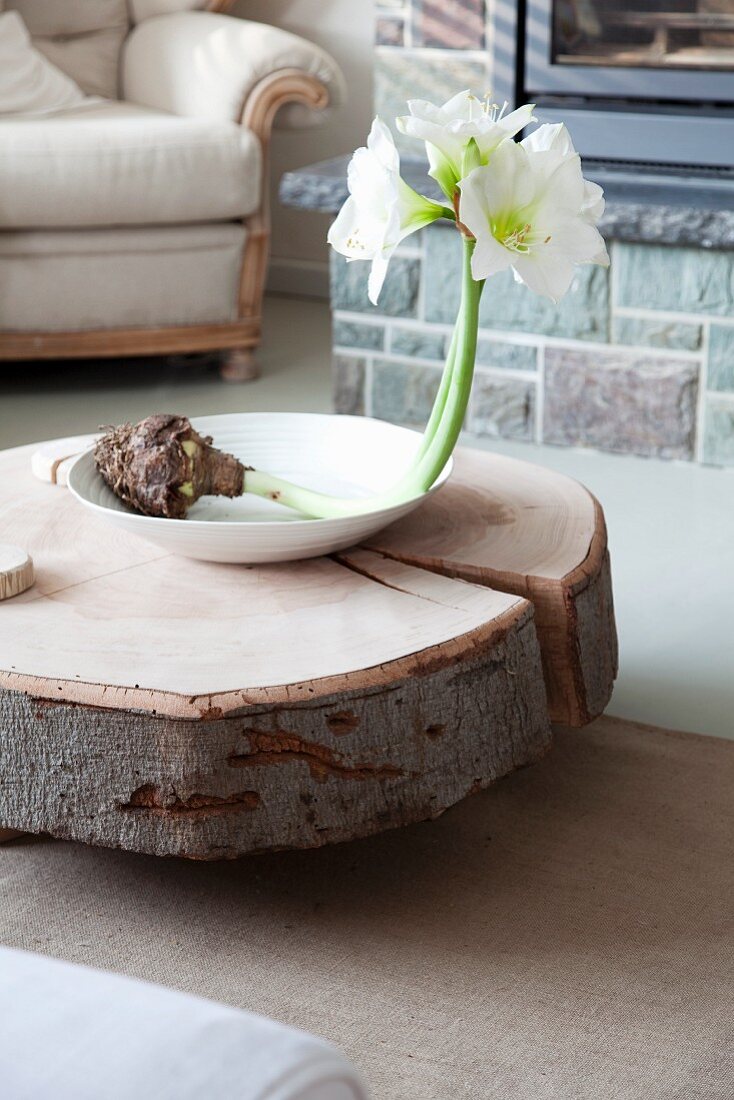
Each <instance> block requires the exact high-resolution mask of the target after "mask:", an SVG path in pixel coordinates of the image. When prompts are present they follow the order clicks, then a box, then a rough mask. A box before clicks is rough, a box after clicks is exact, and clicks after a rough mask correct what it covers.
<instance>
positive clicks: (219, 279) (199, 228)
mask: <svg viewBox="0 0 734 1100" xmlns="http://www.w3.org/2000/svg"><path fill="white" fill-rule="evenodd" d="M246 239H247V230H246V228H245V226H244V225H243V224H242V223H241V222H209V223H207V224H206V225H201V224H198V225H195V224H194V225H165V226H146V227H145V228H143V229H136V228H135V227H134V226H124V227H122V228H120V229H66V230H58V229H45V230H31V231H25V230H22V229H16V230H7V229H6V230H3V231H2V232H0V288H2V291H1V292H0V331H2V332H70V331H87V330H90V329H110V328H111V329H114V328H158V327H161V326H165V325H207V324H226V323H227V322H232V321H236V320H237V304H238V296H239V286H240V271H241V268H242V252H243V249H244V247H245V242H246ZM0 404H2V402H1V401H0ZM1 1096H3V1091H2V1085H1V1084H0V1097H1ZM3 1100H4V1097H3Z"/></svg>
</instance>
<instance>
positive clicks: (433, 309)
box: [424, 226, 609, 341]
mask: <svg viewBox="0 0 734 1100" xmlns="http://www.w3.org/2000/svg"><path fill="white" fill-rule="evenodd" d="M460 269H461V240H460V238H459V234H458V233H457V232H456V230H455V229H453V228H443V227H440V226H433V227H432V228H431V229H429V230H427V231H426V258H425V274H424V278H425V283H426V287H425V303H426V305H425V310H426V312H425V316H426V320H427V321H438V322H442V323H444V324H446V323H453V322H454V321H455V319H456V314H457V311H458V308H459V299H460V281H459V280H460V275H459V273H460ZM608 316H609V273H608V271H607V270H606V269H605V268H601V267H597V266H596V265H595V264H585V265H583V266H582V267H579V269H578V272H577V274H576V278H575V280H574V283H573V285H572V287H571V289H570V290H569V292H568V294H567V295H566V296H565V298H564V299H563V300H562V301H561V302H560V304H559V305H554V304H553V302H550V301H548V299H546V298H541V297H540V296H539V295H537V294H534V293H533V292H532V291H531V290H528V288H527V287H526V286H521V285H520V284H519V283H516V282H515V280H514V278H513V276H512V273H511V272H502V273H501V274H499V275H495V276H493V277H492V278H491V279H489V280H488V281H487V285H486V286H485V289H484V294H483V296H482V304H481V308H480V314H479V322H480V325H481V327H482V328H495V329H504V330H517V331H519V332H527V333H538V334H542V335H546V336H566V337H571V338H573V339H577V340H600V341H602V340H606V339H607V332H608Z"/></svg>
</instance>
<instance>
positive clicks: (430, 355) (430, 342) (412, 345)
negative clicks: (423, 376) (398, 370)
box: [390, 328, 447, 362]
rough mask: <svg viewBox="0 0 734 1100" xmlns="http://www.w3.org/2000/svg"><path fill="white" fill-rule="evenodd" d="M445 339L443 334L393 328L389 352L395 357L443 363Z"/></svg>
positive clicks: (425, 330) (424, 330)
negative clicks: (406, 356)
mask: <svg viewBox="0 0 734 1100" xmlns="http://www.w3.org/2000/svg"><path fill="white" fill-rule="evenodd" d="M446 341H447V337H446V336H445V334H444V333H443V332H432V331H430V330H427V329H415V328H394V329H393V331H392V336H391V338H390V350H391V351H392V352H394V353H395V354H396V355H411V356H414V357H415V358H417V359H437V360H439V361H441V362H443V359H444V358H445V355H446Z"/></svg>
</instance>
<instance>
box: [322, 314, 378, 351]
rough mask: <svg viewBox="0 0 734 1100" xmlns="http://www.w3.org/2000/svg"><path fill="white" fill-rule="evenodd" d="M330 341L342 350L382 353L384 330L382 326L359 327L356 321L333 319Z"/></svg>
mask: <svg viewBox="0 0 734 1100" xmlns="http://www.w3.org/2000/svg"><path fill="white" fill-rule="evenodd" d="M332 341H333V343H334V344H336V345H338V346H340V347H344V348H366V349H367V350H369V351H383V350H384V347H385V329H384V328H383V327H382V325H360V324H358V323H357V322H356V321H342V320H340V319H339V318H338V317H335V318H334V324H333V326H332Z"/></svg>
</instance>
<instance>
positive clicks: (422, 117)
mask: <svg viewBox="0 0 734 1100" xmlns="http://www.w3.org/2000/svg"><path fill="white" fill-rule="evenodd" d="M533 107H534V104H532V103H531V104H527V105H526V106H524V107H518V108H517V110H516V111H512V112H510V114H505V110H506V108H507V104H506V103H505V104H504V105H503V106H502V107H500V106H498V105H497V104H496V103H490V102H489V97H487V98H486V99H484V100H483V101H480V100H479V99H477V97H476V96H474V95H472V93H471V92H470V91H468V90H467V91H463V92H459V94H458V95H455V96H453V97H452V98H451V99H449V100H448V101H447V102H446V103H444V104H443V106H441V107H437V106H436V105H435V104H433V103H428V102H426V100H423V99H411V100H409V101H408V109H409V111H410V114H409V115H401V117H400V118H398V119H396V120H395V121H396V123H397V126H398V129H399V130H400V131H401V133H403V134H408V135H409V136H410V137H415V138H419V139H420V140H421V141H425V143H426V152H427V154H428V161H429V164H430V173H429V174H430V175H431V176H433V178H434V179H435V180H436V182H437V183H438V184H439V186H440V187H441V189H442V190H443V192H444V194H445V195H447V196H448V197H449V198H450V199H453V196H454V192H455V191H456V187H457V184H458V182H459V180H460V179H461V178H462V176H463V175H464V172H463V169H462V161H463V157H464V151H465V149H466V147H467V144H468V143H469V141H470V139H471V138H474V140H475V141H476V143H477V147H478V149H479V157H480V160H481V163H482V164H486V163H487V161H488V159H489V157H490V156H491V155H492V153H493V152H494V150H495V149H496V148H497V146H498V145H499V144H500V143H501V142H503V141H505V140H506V139H507V138H511V137H514V136H515V134H517V133H519V131H520V130H522V129H523V127H525V126H527V125H528V123H530V122H532V121H533Z"/></svg>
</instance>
